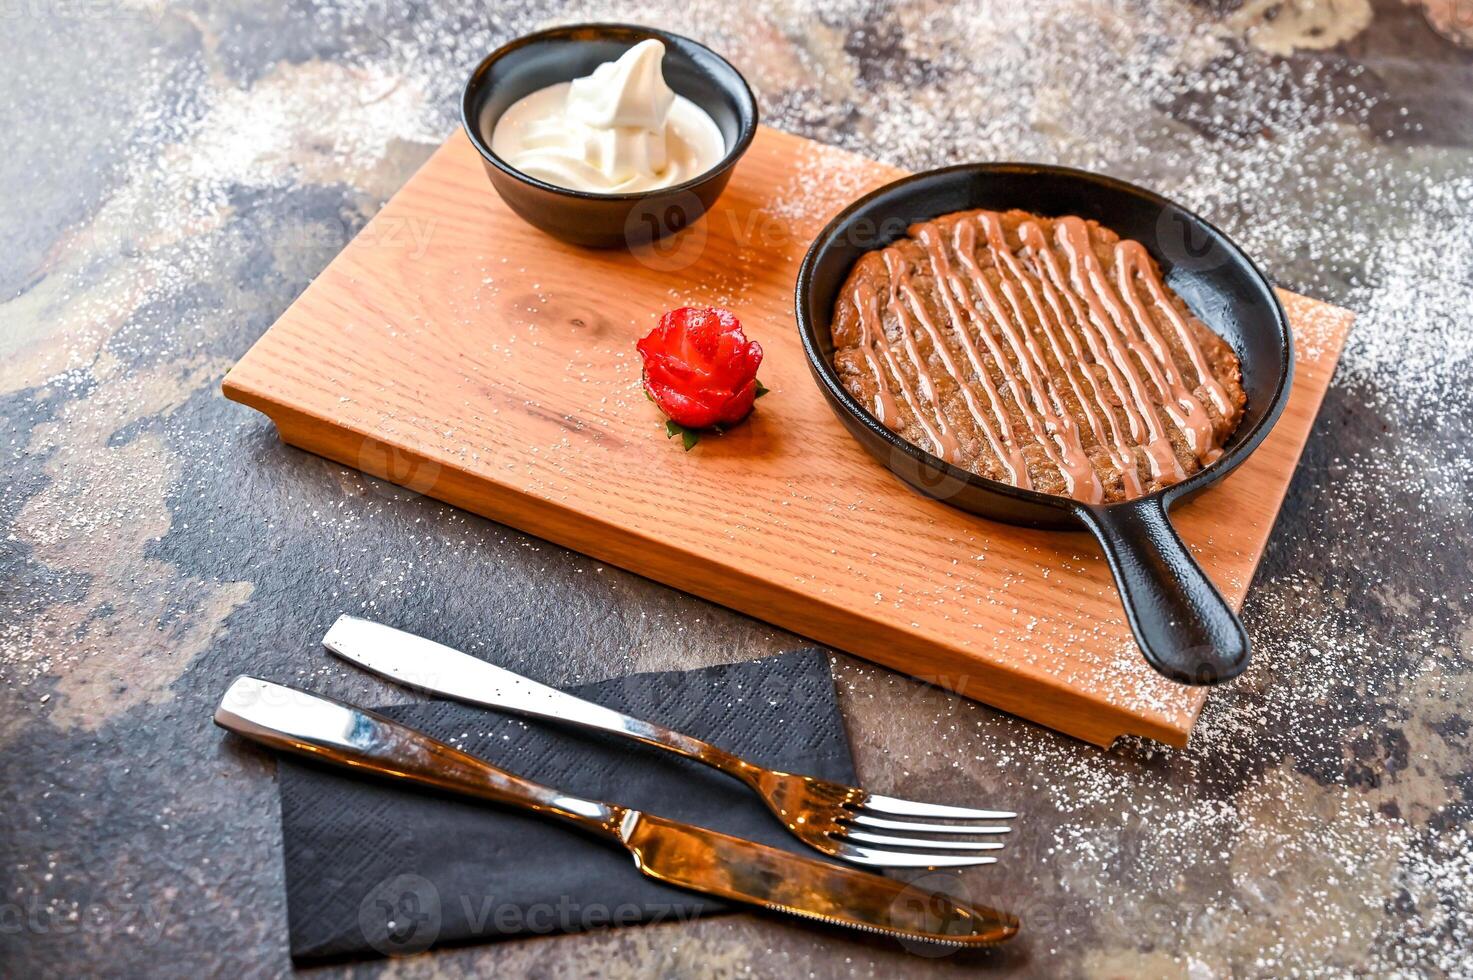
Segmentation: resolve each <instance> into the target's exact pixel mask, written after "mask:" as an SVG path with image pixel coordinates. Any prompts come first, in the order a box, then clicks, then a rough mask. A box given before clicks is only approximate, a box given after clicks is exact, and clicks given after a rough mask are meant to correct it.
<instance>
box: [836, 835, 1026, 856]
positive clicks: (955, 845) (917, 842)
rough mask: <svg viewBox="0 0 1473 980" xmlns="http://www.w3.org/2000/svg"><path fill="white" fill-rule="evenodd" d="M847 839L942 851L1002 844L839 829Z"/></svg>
mask: <svg viewBox="0 0 1473 980" xmlns="http://www.w3.org/2000/svg"><path fill="white" fill-rule="evenodd" d="M839 833H841V834H842V835H843V836H844V837H846V838H848V839H849V840H856V841H859V842H860V843H862V844H882V845H884V846H886V847H913V848H916V849H918V850H919V849H920V848H923V847H935V848H939V849H940V850H943V851H1000V850H1002V844H1000V843H998V842H997V841H994V840H986V841H972V840H925V839H923V838H920V837H891V836H890V835H889V834H871V833H870V832H869V831H866V830H847V831H840V832H839Z"/></svg>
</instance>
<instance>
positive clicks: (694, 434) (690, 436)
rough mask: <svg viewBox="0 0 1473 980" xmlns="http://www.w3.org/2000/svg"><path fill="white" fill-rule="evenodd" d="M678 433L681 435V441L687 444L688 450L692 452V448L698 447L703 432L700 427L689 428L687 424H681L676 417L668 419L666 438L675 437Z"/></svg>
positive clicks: (686, 448) (684, 444)
mask: <svg viewBox="0 0 1473 980" xmlns="http://www.w3.org/2000/svg"><path fill="white" fill-rule="evenodd" d="M677 435H678V436H680V442H681V444H682V445H683V446H685V451H686V452H690V451H691V450H692V449H694V448H696V443H698V442H700V441H701V433H700V430H699V429H687V428H686V427H685V426H683V425H681V424H680V423H679V422H677V421H675V420H674V419H666V420H665V438H666V439H673V438H675V437H676V436H677Z"/></svg>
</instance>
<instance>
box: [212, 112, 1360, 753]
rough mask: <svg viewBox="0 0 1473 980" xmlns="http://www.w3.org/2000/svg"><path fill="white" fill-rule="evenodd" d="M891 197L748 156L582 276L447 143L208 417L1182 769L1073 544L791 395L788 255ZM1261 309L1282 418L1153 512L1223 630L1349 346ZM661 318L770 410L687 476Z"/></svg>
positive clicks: (233, 377) (1149, 680) (844, 176)
mask: <svg viewBox="0 0 1473 980" xmlns="http://www.w3.org/2000/svg"><path fill="white" fill-rule="evenodd" d="M899 173H900V171H897V170H895V169H893V168H890V167H886V166H884V165H881V164H878V163H874V162H872V161H867V160H864V159H862V158H860V157H856V156H853V155H851V154H848V153H845V152H842V151H839V150H836V149H833V148H830V147H825V146H822V145H820V144H817V143H813V142H811V141H809V140H805V139H802V138H800V137H796V136H791V135H788V134H785V133H781V132H778V131H776V130H772V129H767V128H763V129H762V130H761V131H760V132H759V134H758V137H757V139H756V140H755V142H754V143H753V145H752V148H751V150H750V151H749V153H748V154H747V156H746V158H745V159H744V160H743V161H742V163H741V165H740V166H739V167H738V168H737V171H736V174H735V176H734V177H733V179H732V182H731V185H730V187H729V188H728V189H727V191H726V194H725V195H724V196H723V198H722V199H721V201H720V203H719V205H718V206H717V207H716V208H715V209H714V210H713V211H712V212H711V214H709V215H708V216H707V218H706V219H705V220H704V221H702V222H700V223H699V224H697V225H695V226H694V227H692V228H690V229H688V230H687V231H685V232H683V233H682V234H681V235H679V236H677V237H676V238H675V239H673V240H672V241H669V242H666V243H662V244H659V245H656V246H654V247H651V248H646V249H643V250H641V251H640V252H639V253H636V254H631V253H628V252H623V251H608V252H601V251H587V250H582V249H578V248H575V247H573V246H568V245H564V244H561V243H559V242H557V241H555V240H553V239H551V238H548V237H547V236H545V235H543V234H542V233H540V232H538V231H537V230H535V229H534V228H532V227H530V226H528V225H527V224H525V223H523V222H522V221H521V220H520V219H518V218H517V217H516V216H515V215H513V214H512V213H511V212H510V211H508V210H507V209H506V208H505V206H504V205H502V203H501V201H500V199H499V198H497V196H496V195H495V193H494V192H493V191H492V190H491V187H490V185H489V183H488V182H487V180H486V176H485V174H484V172H483V170H482V165H481V160H480V158H479V156H478V155H477V154H476V152H475V150H474V149H473V148H472V147H471V145H470V143H469V141H468V140H467V139H466V138H465V137H464V135H463V134H461V133H459V132H457V133H456V134H455V135H453V136H451V137H450V138H449V139H448V140H447V141H446V143H445V144H444V145H443V146H442V147H441V148H440V149H439V150H438V151H437V152H436V153H435V154H434V156H433V157H432V158H431V159H430V161H429V162H428V163H426V164H425V166H424V167H423V168H422V169H421V170H420V171H419V173H418V174H416V175H415V177H414V178H413V179H412V180H411V181H410V182H409V183H408V184H407V185H406V186H405V187H404V188H403V189H402V190H401V191H400V192H399V193H398V194H397V195H395V196H394V198H393V199H392V200H391V201H390V202H389V203H388V204H387V205H386V206H385V207H384V208H383V210H382V211H381V212H380V214H379V215H378V216H377V217H376V218H375V219H374V220H373V221H372V222H371V223H370V224H369V225H368V226H367V228H365V229H364V231H363V232H362V233H361V234H360V235H359V236H358V238H356V239H355V240H354V241H353V242H352V243H351V244H350V245H349V246H348V247H347V248H346V249H344V250H343V252H342V253H341V254H340V255H339V256H338V257H337V258H336V259H335V260H334V261H333V262H332V263H331V265H329V266H328V268H327V269H326V270H324V271H323V273H322V274H321V275H320V276H319V277H318V278H317V280H316V281H315V282H314V283H313V284H312V285H311V286H310V287H309V288H308V289H307V291H306V292H304V293H303V294H302V295H301V297H299V298H298V299H297V301H296V302H295V303H293V304H292V306H291V307H290V308H289V309H288V310H287V311H286V312H285V313H284V314H283V315H282V317H281V318H280V319H279V320H278V321H277V322H276V324H275V325H274V326H272V327H271V329H270V330H269V331H267V333H266V334H265V335H264V336H262V338H261V339H260V340H259V341H258V342H257V343H256V345H255V346H254V347H253V348H252V349H251V350H250V351H249V352H248V353H247V354H246V356H245V357H244V358H242V359H241V361H240V363H239V364H237V365H236V367H235V368H234V369H233V370H232V371H231V372H230V374H229V375H228V376H227V377H226V379H225V382H224V391H225V394H226V396H227V397H229V398H231V399H234V400H236V401H239V402H243V403H244V404H246V405H249V406H251V407H253V408H256V409H258V410H260V411H262V412H264V413H265V414H267V415H268V416H270V417H271V418H272V419H273V420H274V421H275V423H276V425H277V427H278V430H279V432H280V434H281V437H282V439H284V440H285V441H287V442H288V443H291V444H293V445H296V446H299V447H301V448H303V449H306V450H309V451H311V452H314V453H318V454H320V455H323V456H326V457H328V458H330V459H334V460H337V461H338V462H341V463H344V464H346V465H348V466H353V467H356V468H358V469H360V470H363V471H364V472H366V473H370V474H372V475H374V476H378V477H383V478H385V479H388V480H391V481H393V482H395V483H398V484H401V485H403V486H406V487H408V488H410V489H412V490H415V491H418V492H421V493H424V494H427V495H429V496H432V497H436V498H438V499H441V500H444V501H447V502H449V503H452V504H454V505H456V506H459V507H463V508H465V509H467V510H470V511H474V512H476V513H478V514H482V515H485V516H486V517H489V518H492V519H494V520H497V521H502V522H504V523H506V524H510V525H513V526H515V527H518V528H522V529H524V530H526V531H528V532H531V533H533V534H536V535H539V536H541V537H544V538H547V539H550V540H552V541H555V542H557V543H559V544H562V545H566V546H567V547H570V548H574V549H577V550H579V551H582V552H585V553H587V554H589V555H592V556H594V557H596V558H598V559H601V560H604V561H607V562H610V563H612V564H615V565H618V566H620V567H623V568H627V569H630V570H632V571H635V572H638V573H640V574H643V575H647V576H649V577H651V578H654V579H657V580H659V581H662V582H666V583H668V584H670V585H672V586H675V587H677V588H680V589H684V590H687V591H690V592H693V593H696V594H698V595H702V596H705V597H707V598H709V599H712V600H714V601H716V602H719V603H722V604H724V605H727V606H731V607H733V608H736V609H740V610H743V611H745V612H747V613H749V614H751V615H753V616H756V617H759V618H761V619H764V620H767V621H769V622H772V623H775V624H777V625H780V626H783V627H786V628H788V629H790V630H793V631H795V632H797V633H801V634H804V635H806V636H810V637H812V638H814V639H816V640H818V641H821V642H823V643H826V644H829V645H832V646H834V647H836V648H838V649H842V650H846V651H849V652H851V653H854V654H857V655H859V656H862V657H865V658H868V659H870V660H873V661H876V662H878V663H881V664H884V665H887V666H889V667H893V668H895V669H897V670H901V671H905V672H907V673H909V674H913V675H915V676H917V677H919V678H922V679H923V680H926V681H929V682H931V683H934V684H938V685H940V686H943V687H946V688H949V689H952V690H955V691H957V692H959V693H961V694H964V695H966V696H968V697H972V698H976V699H978V700H981V701H984V702H986V703H988V704H992V705H995V706H997V707H999V708H1002V709H1004V710H1007V711H1010V712H1013V713H1015V714H1018V715H1021V716H1023V717H1026V718H1030V719H1032V720H1034V721H1037V722H1040V723H1042V724H1045V725H1048V726H1050V727H1052V728H1056V729H1059V730H1061V731H1064V732H1067V733H1070V734H1072V735H1075V736H1078V737H1080V738H1083V739H1087V740H1089V741H1091V742H1094V743H1096V744H1100V745H1108V744H1109V743H1110V742H1111V741H1112V740H1114V739H1115V738H1116V737H1117V736H1119V735H1121V734H1126V733H1131V734H1137V735H1143V736H1147V737H1150V738H1154V739H1158V740H1161V741H1164V742H1167V743H1170V744H1173V745H1182V744H1185V742H1186V739H1187V735H1188V733H1189V731H1190V730H1191V727H1192V724H1193V722H1194V721H1195V719H1196V717H1197V714H1198V712H1199V711H1200V709H1201V706H1202V703H1203V700H1204V698H1205V697H1206V693H1205V691H1204V690H1203V689H1200V688H1187V687H1182V686H1178V685H1175V684H1173V683H1171V682H1169V681H1166V680H1165V679H1163V678H1161V677H1159V676H1158V675H1156V674H1155V673H1154V672H1152V671H1151V670H1150V669H1149V668H1148V667H1147V666H1146V665H1145V663H1144V661H1142V660H1141V658H1140V656H1139V654H1138V652H1137V651H1136V649H1135V646H1134V643H1133V642H1132V640H1131V637H1130V632H1129V629H1128V627H1127V625H1126V623H1125V618H1124V614H1123V612H1122V610H1121V607H1120V602H1119V599H1118V598H1117V596H1116V593H1115V590H1114V587H1113V585H1112V584H1111V580H1110V575H1109V572H1108V570H1107V569H1106V567H1105V564H1104V560H1103V558H1102V556H1101V554H1100V552H1099V549H1098V548H1097V547H1096V545H1095V544H1094V542H1093V540H1092V539H1091V538H1089V537H1088V536H1086V535H1084V534H1082V533H1080V534H1075V533H1068V532H1045V531H1029V530H1024V529H1020V528H1015V527H1011V526H1007V525H1003V524H996V523H990V522H987V521H984V520H982V519H979V518H976V517H973V516H970V515H968V514H965V513H962V512H960V511H957V510H954V509H952V508H949V507H947V506H946V505H945V504H942V503H938V502H935V501H932V500H928V499H924V498H922V497H920V496H918V495H916V494H914V493H912V492H911V491H909V490H908V489H907V488H906V487H904V486H903V485H902V484H900V483H899V482H898V481H897V480H896V479H895V478H894V477H892V476H891V475H890V473H889V471H888V470H886V469H885V468H884V467H882V466H880V465H878V464H877V463H876V462H875V461H874V460H872V459H871V458H870V457H869V456H867V455H866V454H865V452H864V451H863V450H862V449H860V447H859V446H858V445H857V444H856V443H855V442H854V441H853V440H852V439H851V438H850V437H849V436H848V434H847V433H846V432H845V431H844V429H843V427H842V426H841V425H840V423H839V422H838V420H837V419H835V418H834V416H833V415H832V413H831V412H830V410H829V408H828V406H827V404H826V403H825V402H824V400H823V398H822V396H821V395H820V394H819V392H818V389H817V387H816V386H815V384H814V382H813V380H812V379H811V376H810V375H809V371H808V367H807V364H806V362H805V361H804V358H803V353H802V350H801V348H800V345H799V342H798V338H797V333H796V329H795V327H794V323H793V314H792V308H793V280H794V277H795V274H796V271H797V267H798V263H799V261H800V259H801V257H802V254H803V251H804V250H805V248H806V247H807V245H808V243H809V241H810V239H811V238H812V237H813V236H814V234H816V232H817V231H818V230H819V229H820V228H821V227H822V225H823V224H824V222H825V221H826V220H827V219H828V218H829V217H830V216H831V215H832V214H833V213H835V212H836V211H838V210H839V209H840V208H842V207H843V206H844V205H846V204H847V203H849V201H851V200H853V199H854V198H855V197H856V196H858V195H859V194H860V193H862V192H864V191H865V190H867V189H869V188H871V187H874V186H877V185H879V184H881V183H884V182H885V181H887V180H891V179H893V178H894V177H896V176H898V175H899ZM1158 189H1159V190H1162V191H1164V192H1166V193H1167V194H1168V195H1169V194H1170V191H1171V188H1169V187H1168V188H1158ZM1281 296H1282V298H1283V300H1284V303H1285V306H1286V308H1287V310H1288V312H1289V316H1290V319H1291V321H1292V322H1293V325H1294V329H1295V340H1296V352H1297V355H1298V365H1297V371H1296V376H1295V380H1294V390H1293V394H1292V397H1291V399H1290V402H1289V405H1288V407H1287V409H1286V410H1285V412H1284V415H1283V417H1282V418H1281V419H1280V421H1279V423H1278V425H1277V426H1276V427H1275V429H1274V431H1273V432H1272V434H1271V435H1270V436H1269V437H1268V439H1267V440H1266V441H1265V442H1264V443H1263V445H1262V446H1261V447H1260V448H1259V449H1258V450H1257V451H1256V452H1255V453H1254V454H1253V456H1252V457H1251V458H1250V459H1249V460H1248V461H1247V462H1246V463H1244V464H1243V466H1242V467H1241V468H1240V469H1239V470H1238V471H1236V472H1235V473H1233V474H1232V475H1231V476H1229V477H1228V478H1227V479H1225V480H1224V481H1222V482H1221V483H1220V484H1218V485H1217V486H1216V487H1214V488H1213V489H1211V490H1208V491H1206V492H1205V493H1203V494H1202V495H1200V496H1199V497H1198V498H1197V499H1195V500H1193V501H1192V502H1190V503H1187V504H1184V505H1183V506H1181V507H1180V508H1178V509H1177V510H1176V511H1174V512H1173V518H1174V519H1175V521H1176V523H1177V526H1178V528H1179V529H1180V530H1181V532H1182V536H1183V537H1184V538H1185V539H1186V540H1187V542H1188V543H1189V544H1190V545H1191V546H1192V549H1193V551H1194V553H1195V554H1196V555H1197V557H1198V559H1199V560H1200V561H1201V562H1202V564H1203V566H1204V567H1205V568H1206V569H1208V571H1209V573H1210V574H1211V575H1212V577H1213V579H1214V581H1216V582H1217V584H1218V585H1219V586H1220V587H1221V588H1222V589H1223V591H1224V592H1225V593H1226V594H1227V595H1228V596H1229V598H1230V599H1231V600H1232V601H1233V602H1234V604H1235V605H1237V604H1239V603H1240V602H1241V600H1242V597H1243V595H1244V592H1245V591H1246V589H1247V587H1248V584H1249V581H1250V580H1251V578H1252V576H1253V570H1254V568H1255V566H1256V565H1257V562H1258V560H1259V558H1260V556H1261V555H1262V553H1263V548H1264V545H1265V543H1266V541H1267V539H1268V535H1269V532H1270V530H1271V529H1272V526H1273V522H1274V517H1275V515H1276V513H1277V512H1278V508H1279V504H1280V502H1281V501H1282V499H1283V497H1284V494H1285V492H1286V490H1287V488H1288V485H1289V480H1290V477H1291V475H1292V473H1293V471H1294V467H1295V465H1296V463H1297V461H1298V458H1299V454H1300V451H1301V449H1302V447H1303V445H1304V441H1305V439H1306V437H1307V435H1308V433H1309V430H1310V427H1311V424H1312V422H1313V420H1314V416H1315V413H1316V411H1317V410H1318V408H1319V404H1320V401H1321V399H1322V397H1323V395H1324V392H1325V389H1326V387H1327V386H1328V384H1329V381H1330V376H1331V374H1332V372H1333V369H1334V365H1335V361H1336V359H1337V358H1338V356H1339V352H1340V348H1341V345H1342V343H1343V341H1344V339H1345V335H1346V332H1347V331H1348V329H1349V326H1350V321H1351V319H1352V318H1351V315H1350V314H1349V313H1348V312H1346V311H1344V310H1341V309H1338V308H1336V307H1332V306H1328V305H1326V304H1323V303H1319V302H1316V301H1314V300H1310V299H1307V298H1305V297H1301V296H1297V295H1294V294H1290V293H1281ZM681 305H723V306H728V307H730V308H731V309H733V310H734V311H735V312H736V313H737V315H738V316H739V317H741V319H742V321H743V323H744V324H745V326H746V329H747V333H748V335H749V336H750V337H753V338H755V339H757V340H759V341H760V342H761V343H762V345H763V348H764V349H765V350H766V352H767V355H766V360H765V361H764V362H763V366H762V370H761V372H760V377H761V380H762V381H763V383H764V384H766V385H767V386H768V387H769V388H770V389H772V394H770V395H768V396H767V397H765V398H763V399H762V400H761V401H760V402H758V408H757V412H756V414H755V415H754V416H753V417H752V418H751V419H750V420H749V421H748V422H747V423H744V424H743V425H741V426H739V427H737V428H736V429H734V430H732V431H730V432H728V433H726V434H725V435H721V436H715V437H707V438H705V439H703V440H702V442H701V443H700V445H699V446H697V447H696V448H695V449H694V450H693V451H691V452H689V453H686V452H683V451H682V449H681V447H680V443H679V440H678V439H676V440H670V439H668V438H667V437H666V434H665V431H664V428H663V424H662V422H663V420H662V418H661V416H660V415H659V413H658V411H657V410H656V409H655V407H654V406H653V405H652V404H650V403H649V402H648V401H647V400H646V398H645V397H644V395H643V393H642V391H641V389H640V384H639V375H640V368H639V358H638V355H637V354H636V353H635V350H634V342H635V340H636V339H637V338H638V337H639V336H641V335H643V334H644V333H646V332H648V330H649V329H650V328H651V327H653V326H654V324H655V322H656V320H657V318H658V317H659V315H660V314H661V313H662V312H664V311H665V310H667V309H669V308H671V307H675V306H681Z"/></svg>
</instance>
